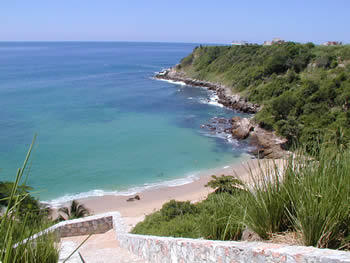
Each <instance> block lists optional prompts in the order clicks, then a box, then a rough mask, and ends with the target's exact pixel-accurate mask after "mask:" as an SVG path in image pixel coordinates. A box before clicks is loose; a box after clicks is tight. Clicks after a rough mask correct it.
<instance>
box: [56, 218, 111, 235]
mask: <svg viewBox="0 0 350 263" xmlns="http://www.w3.org/2000/svg"><path fill="white" fill-rule="evenodd" d="M67 222H69V221H67ZM112 228H113V216H112V215H110V216H103V217H98V218H94V217H92V218H91V217H88V218H84V219H83V220H82V219H78V220H76V221H75V222H74V220H72V221H70V222H69V223H68V224H63V225H61V226H60V227H59V228H58V232H59V235H60V237H71V236H84V235H90V234H102V233H105V232H107V231H108V230H111V229H112Z"/></svg>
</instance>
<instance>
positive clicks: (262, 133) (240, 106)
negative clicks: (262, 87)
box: [155, 67, 289, 159]
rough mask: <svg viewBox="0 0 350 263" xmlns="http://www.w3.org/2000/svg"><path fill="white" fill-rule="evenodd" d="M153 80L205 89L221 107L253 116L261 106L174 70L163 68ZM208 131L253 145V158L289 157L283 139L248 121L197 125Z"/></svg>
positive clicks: (242, 119)
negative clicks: (182, 83) (227, 135)
mask: <svg viewBox="0 0 350 263" xmlns="http://www.w3.org/2000/svg"><path fill="white" fill-rule="evenodd" d="M155 78H156V79H161V80H170V81H177V82H184V83H185V84H186V85H190V86H196V87H205V88H207V89H209V90H212V91H214V92H215V93H216V94H217V95H218V97H219V101H218V102H219V103H221V104H222V105H224V106H226V107H228V108H230V109H233V110H237V111H240V112H244V113H250V114H254V113H257V112H258V111H259V110H260V109H261V107H260V105H258V104H254V103H251V102H248V101H247V99H245V98H243V97H241V96H240V95H238V94H233V93H232V91H231V89H229V88H227V87H225V86H223V85H221V84H218V83H211V82H206V81H201V80H196V79H191V78H188V77H186V76H185V73H183V72H178V71H176V70H175V68H174V67H173V68H170V69H166V70H164V71H162V72H159V73H158V74H156V75H155ZM201 128H203V129H208V130H209V131H211V132H217V133H222V132H224V133H226V134H229V135H231V136H232V137H233V138H235V139H237V140H247V141H248V143H249V144H250V145H251V146H253V148H252V150H251V151H250V153H251V154H253V155H254V156H256V157H257V158H261V159H262V158H268V159H280V158H285V157H287V156H288V155H289V152H288V151H286V150H285V149H284V146H285V144H286V142H287V139H285V138H282V137H280V136H277V135H276V134H275V132H272V131H267V130H265V129H263V128H261V127H260V126H259V125H258V124H257V123H255V122H254V121H253V120H252V119H250V118H241V117H234V118H232V119H225V118H213V119H212V120H211V121H210V122H209V123H208V124H204V125H202V126H201Z"/></svg>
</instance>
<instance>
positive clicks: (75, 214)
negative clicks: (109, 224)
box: [58, 200, 90, 221]
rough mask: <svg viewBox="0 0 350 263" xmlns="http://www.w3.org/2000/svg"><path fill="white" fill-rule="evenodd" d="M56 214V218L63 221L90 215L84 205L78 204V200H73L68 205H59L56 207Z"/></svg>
mask: <svg viewBox="0 0 350 263" xmlns="http://www.w3.org/2000/svg"><path fill="white" fill-rule="evenodd" d="M58 214H59V216H58V220H59V221H64V220H70V219H76V218H82V217H85V216H88V215H90V211H89V209H87V208H86V207H85V206H84V205H82V204H79V202H78V201H75V200H73V201H72V203H71V205H70V207H61V208H60V209H58ZM62 214H63V215H62Z"/></svg>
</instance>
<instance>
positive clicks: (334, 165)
mask: <svg viewBox="0 0 350 263" xmlns="http://www.w3.org/2000/svg"><path fill="white" fill-rule="evenodd" d="M297 163H298V166H299V167H298V170H297V172H296V173H295V174H294V177H293V179H294V180H290V183H288V184H285V188H286V191H287V192H288V195H289V197H290V201H291V203H292V209H293V211H292V212H290V213H289V214H290V217H291V219H292V221H293V223H294V227H295V229H296V230H299V231H300V232H301V233H302V235H303V241H304V244H305V245H310V246H317V247H329V248H348V249H349V248H350V243H349V236H350V220H349V219H350V151H349V150H344V151H343V150H342V151H338V152H337V151H335V150H334V149H333V150H330V149H327V148H324V149H321V151H320V154H319V156H318V158H317V159H314V160H307V159H305V158H298V160H297ZM292 173H293V171H291V174H292Z"/></svg>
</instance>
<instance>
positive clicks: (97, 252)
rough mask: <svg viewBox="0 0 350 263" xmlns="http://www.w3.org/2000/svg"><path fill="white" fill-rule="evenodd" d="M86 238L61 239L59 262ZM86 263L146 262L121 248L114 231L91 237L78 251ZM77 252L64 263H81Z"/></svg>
mask: <svg viewBox="0 0 350 263" xmlns="http://www.w3.org/2000/svg"><path fill="white" fill-rule="evenodd" d="M86 238H87V236H75V237H65V238H62V239H61V243H60V246H61V250H60V259H59V262H60V263H62V262H63V261H64V260H65V259H66V258H67V257H68V256H69V255H70V254H71V253H72V252H73V251H74V250H75V249H76V248H77V247H78V246H79V245H80V244H81V243H82V242H83V241H84V240H85V239H86ZM78 252H79V253H80V254H81V256H82V257H83V259H84V261H85V262H86V263H114V262H115V263H127V262H131V263H141V262H146V261H144V260H142V259H140V258H139V257H137V256H136V255H134V254H131V253H130V252H129V251H128V250H126V249H124V248H121V247H120V246H119V242H118V241H117V240H116V238H115V232H114V230H113V229H112V230H109V231H108V232H106V233H104V234H95V235H92V236H91V237H90V238H89V239H88V240H87V241H86V242H85V243H84V244H83V245H82V246H81V247H80V248H79V250H78ZM78 252H76V253H74V254H73V255H72V257H71V258H70V259H69V260H68V261H66V262H67V263H82V260H81V259H80V256H79V254H78Z"/></svg>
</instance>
